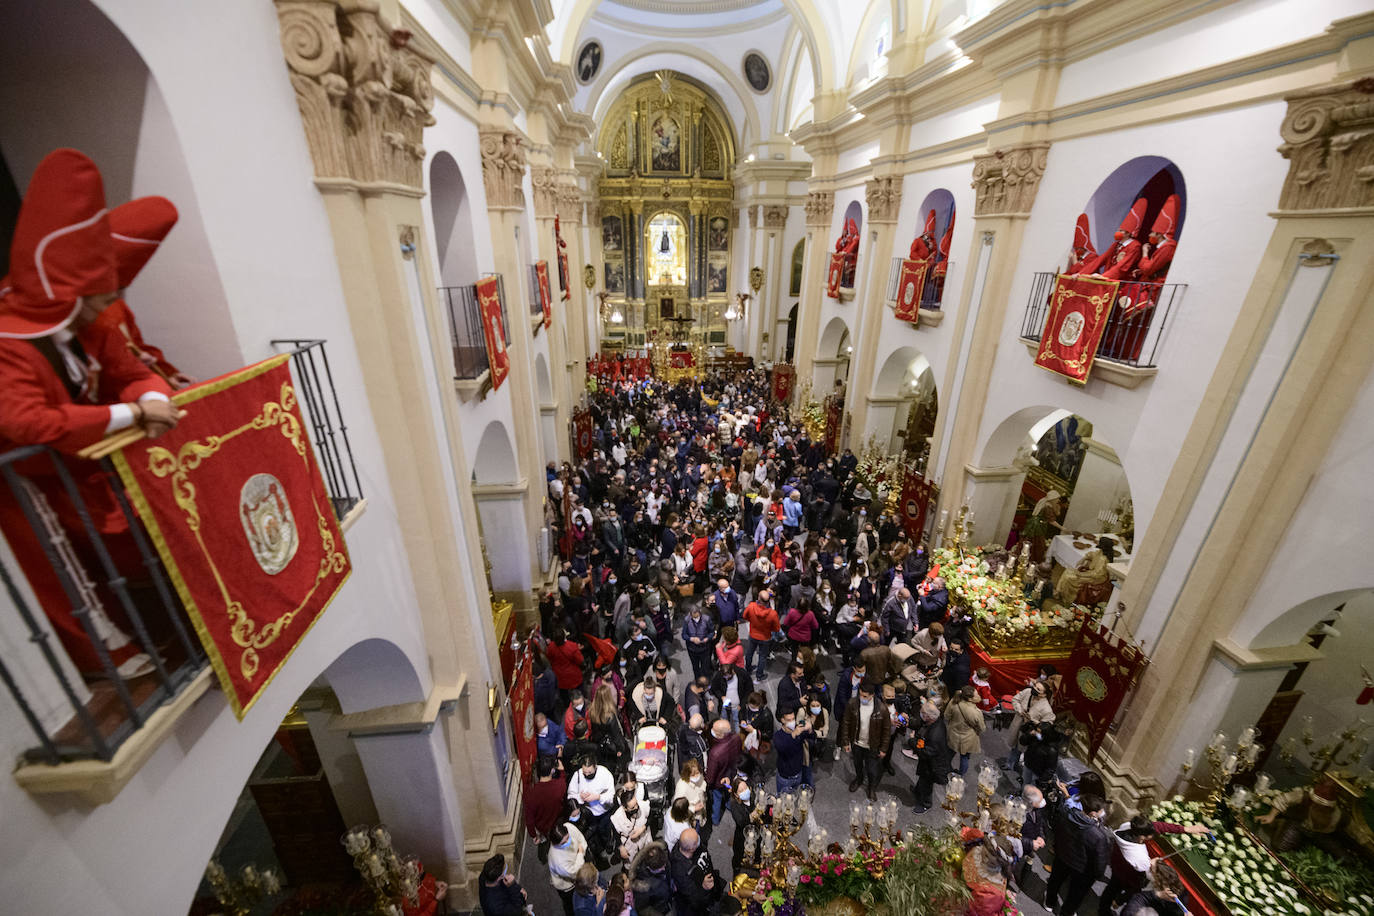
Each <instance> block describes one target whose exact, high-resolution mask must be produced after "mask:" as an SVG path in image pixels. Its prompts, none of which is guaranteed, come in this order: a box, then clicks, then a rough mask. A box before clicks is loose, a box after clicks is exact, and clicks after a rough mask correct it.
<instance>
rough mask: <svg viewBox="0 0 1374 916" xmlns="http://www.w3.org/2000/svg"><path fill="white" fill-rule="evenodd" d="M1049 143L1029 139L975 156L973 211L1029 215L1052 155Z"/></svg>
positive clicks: (983, 214) (982, 213) (985, 213)
mask: <svg viewBox="0 0 1374 916" xmlns="http://www.w3.org/2000/svg"><path fill="white" fill-rule="evenodd" d="M1049 151H1050V145H1049V144H1048V143H1028V144H1024V145H1022V146H1013V147H1009V148H1007V149H1001V150H997V151H996V152H993V153H987V154H984V155H981V156H974V157H973V189H974V191H975V192H976V194H977V199H976V201H975V203H974V208H973V215H974V216H975V217H979V216H1023V217H1024V216H1029V215H1030V208H1031V204H1032V203H1034V202H1035V193H1036V192H1037V191H1039V190H1040V179H1041V178H1042V177H1043V176H1044V174H1045V163H1046V161H1047V160H1048V158H1049Z"/></svg>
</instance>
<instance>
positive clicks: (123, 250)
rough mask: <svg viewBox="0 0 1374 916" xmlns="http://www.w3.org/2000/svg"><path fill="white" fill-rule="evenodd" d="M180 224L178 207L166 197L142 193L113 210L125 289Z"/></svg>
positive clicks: (112, 232) (112, 234)
mask: <svg viewBox="0 0 1374 916" xmlns="http://www.w3.org/2000/svg"><path fill="white" fill-rule="evenodd" d="M176 224H177V208H176V207H175V206H174V205H173V204H172V202H171V201H170V200H168V199H167V198H165V197H138V198H135V199H134V200H131V201H129V202H128V203H126V204H120V205H119V206H118V207H115V208H114V209H113V210H111V211H110V238H111V239H113V240H114V249H115V259H116V261H117V266H118V270H119V286H120V288H121V289H123V288H124V287H126V286H128V285H129V284H130V283H133V282H134V277H137V276H138V272H139V271H141V270H142V269H143V265H145V264H147V263H148V259H149V258H151V257H152V256H153V255H154V254H156V253H157V249H158V247H159V246H160V245H161V244H162V240H163V239H165V238H166V237H167V233H169V232H171V231H172V227H173V226H175V225H176Z"/></svg>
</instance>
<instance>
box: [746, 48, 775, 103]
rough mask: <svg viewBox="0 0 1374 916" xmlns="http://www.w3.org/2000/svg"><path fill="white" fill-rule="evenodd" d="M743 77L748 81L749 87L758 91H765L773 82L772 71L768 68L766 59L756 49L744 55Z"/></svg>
mask: <svg viewBox="0 0 1374 916" xmlns="http://www.w3.org/2000/svg"><path fill="white" fill-rule="evenodd" d="M744 78H745V79H746V80H747V81H748V82H749V88H750V89H753V90H754V91H755V92H758V93H764V92H767V91H768V87H769V86H771V85H772V84H773V72H772V71H771V70H770V69H769V68H768V61H767V59H765V58H764V56H763V55H762V54H760V53H759V52H758V51H750V52H749V53H748V54H746V55H744Z"/></svg>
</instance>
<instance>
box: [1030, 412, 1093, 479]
mask: <svg viewBox="0 0 1374 916" xmlns="http://www.w3.org/2000/svg"><path fill="white" fill-rule="evenodd" d="M1092 434H1093V425H1092V424H1091V423H1090V422H1088V421H1087V420H1084V419H1083V418H1082V417H1078V416H1070V417H1065V418H1064V419H1062V420H1060V421H1059V422H1058V423H1056V424H1054V426H1052V427H1050V428H1049V429H1047V430H1045V434H1044V435H1043V436H1041V437H1040V441H1039V442H1038V443H1036V446H1035V459H1036V460H1037V461H1039V462H1040V469H1041V470H1042V471H1045V472H1047V473H1049V474H1053V475H1054V476H1055V477H1056V478H1058V479H1059V480H1060V481H1063V482H1064V484H1065V489H1063V490H1061V491H1060V492H1062V493H1063V494H1064V495H1066V496H1067V495H1069V494H1070V493H1072V492H1073V486H1074V484H1075V483H1076V482H1077V481H1078V472H1079V470H1080V469H1081V468H1082V467H1083V456H1084V455H1086V454H1087V451H1088V445H1087V443H1086V442H1084V441H1083V440H1084V439H1086V438H1089V437H1091V436H1092Z"/></svg>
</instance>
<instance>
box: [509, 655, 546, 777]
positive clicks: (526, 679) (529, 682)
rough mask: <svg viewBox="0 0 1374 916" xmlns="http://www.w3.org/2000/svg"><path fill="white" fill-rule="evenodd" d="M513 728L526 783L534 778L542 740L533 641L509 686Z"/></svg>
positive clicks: (516, 749)
mask: <svg viewBox="0 0 1374 916" xmlns="http://www.w3.org/2000/svg"><path fill="white" fill-rule="evenodd" d="M509 699H510V719H511V725H512V726H513V727H512V728H511V731H512V732H514V734H515V757H516V759H517V760H519V761H520V773H521V775H522V776H524V779H525V782H529V781H530V780H532V779H533V778H534V764H535V760H536V759H537V758H538V756H539V739H538V737H537V736H536V735H535V733H534V658H533V657H532V656H531V654H530V644H529V643H528V642H527V643H525V652H524V654H523V655H521V656H520V661H519V663H518V665H517V667H516V669H515V682H514V684H512V685H511V688H510V694H509Z"/></svg>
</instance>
